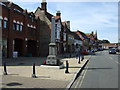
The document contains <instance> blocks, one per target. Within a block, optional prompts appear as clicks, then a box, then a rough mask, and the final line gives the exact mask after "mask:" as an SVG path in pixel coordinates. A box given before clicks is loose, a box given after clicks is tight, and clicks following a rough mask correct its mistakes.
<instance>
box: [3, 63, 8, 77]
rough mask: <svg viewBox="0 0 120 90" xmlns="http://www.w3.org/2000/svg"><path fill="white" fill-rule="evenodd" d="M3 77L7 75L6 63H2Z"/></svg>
mask: <svg viewBox="0 0 120 90" xmlns="http://www.w3.org/2000/svg"><path fill="white" fill-rule="evenodd" d="M3 74H4V75H7V69H6V63H5V62H4V72H3Z"/></svg>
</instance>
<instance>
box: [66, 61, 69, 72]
mask: <svg viewBox="0 0 120 90" xmlns="http://www.w3.org/2000/svg"><path fill="white" fill-rule="evenodd" d="M68 67H69V63H68V61H66V70H65V73H69V71H68Z"/></svg>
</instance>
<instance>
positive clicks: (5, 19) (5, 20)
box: [3, 17, 8, 28]
mask: <svg viewBox="0 0 120 90" xmlns="http://www.w3.org/2000/svg"><path fill="white" fill-rule="evenodd" d="M7 21H8V19H7V18H6V17H5V18H4V22H3V24H4V28H7Z"/></svg>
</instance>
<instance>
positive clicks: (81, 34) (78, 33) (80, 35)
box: [75, 30, 88, 40]
mask: <svg viewBox="0 0 120 90" xmlns="http://www.w3.org/2000/svg"><path fill="white" fill-rule="evenodd" d="M75 33H76V34H77V35H79V37H80V38H81V39H82V40H84V39H88V37H87V35H86V34H85V33H83V32H81V31H79V30H78V31H77V32H75Z"/></svg>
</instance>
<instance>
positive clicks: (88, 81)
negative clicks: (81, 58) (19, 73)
mask: <svg viewBox="0 0 120 90" xmlns="http://www.w3.org/2000/svg"><path fill="white" fill-rule="evenodd" d="M119 64H120V63H119V62H118V55H117V54H114V55H113V54H109V53H108V51H106V50H105V51H99V52H96V55H93V56H92V58H91V59H90V60H89V62H88V64H87V65H86V67H85V69H84V70H83V71H82V73H81V74H80V75H79V77H78V78H77V79H76V80H75V82H74V83H73V85H72V87H71V88H118V65H119Z"/></svg>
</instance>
